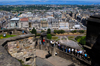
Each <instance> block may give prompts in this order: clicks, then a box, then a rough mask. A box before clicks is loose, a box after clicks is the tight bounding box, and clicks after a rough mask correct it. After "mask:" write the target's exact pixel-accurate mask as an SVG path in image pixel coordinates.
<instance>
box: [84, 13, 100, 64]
mask: <svg viewBox="0 0 100 66" xmlns="http://www.w3.org/2000/svg"><path fill="white" fill-rule="evenodd" d="M84 48H85V49H86V50H87V53H88V54H89V55H90V57H91V60H92V66H100V15H94V16H90V18H88V20H87V35H86V45H84Z"/></svg>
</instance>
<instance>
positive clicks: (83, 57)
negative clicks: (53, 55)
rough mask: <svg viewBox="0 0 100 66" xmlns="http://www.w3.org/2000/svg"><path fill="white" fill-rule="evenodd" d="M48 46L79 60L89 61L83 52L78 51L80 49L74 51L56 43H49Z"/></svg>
mask: <svg viewBox="0 0 100 66" xmlns="http://www.w3.org/2000/svg"><path fill="white" fill-rule="evenodd" d="M50 44H51V46H52V47H54V46H57V47H58V49H60V50H62V51H64V52H66V53H70V54H73V55H75V56H77V57H79V58H81V59H87V60H90V57H89V56H88V55H87V53H86V51H85V50H80V49H75V48H70V47H68V46H64V45H62V44H60V43H59V42H56V41H50Z"/></svg>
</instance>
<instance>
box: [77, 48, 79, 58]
mask: <svg viewBox="0 0 100 66" xmlns="http://www.w3.org/2000/svg"><path fill="white" fill-rule="evenodd" d="M77 57H79V49H77Z"/></svg>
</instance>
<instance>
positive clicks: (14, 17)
mask: <svg viewBox="0 0 100 66" xmlns="http://www.w3.org/2000/svg"><path fill="white" fill-rule="evenodd" d="M11 20H19V18H16V17H14V18H12V19H11Z"/></svg>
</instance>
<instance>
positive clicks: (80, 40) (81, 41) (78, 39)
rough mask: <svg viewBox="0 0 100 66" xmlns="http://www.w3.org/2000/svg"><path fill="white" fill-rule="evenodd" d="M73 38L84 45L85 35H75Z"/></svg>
mask: <svg viewBox="0 0 100 66" xmlns="http://www.w3.org/2000/svg"><path fill="white" fill-rule="evenodd" d="M75 40H76V41H77V42H79V43H80V44H82V45H85V44H86V36H77V37H76V38H75Z"/></svg>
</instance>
